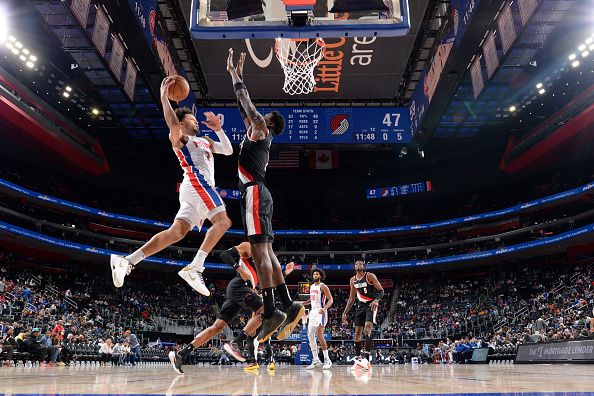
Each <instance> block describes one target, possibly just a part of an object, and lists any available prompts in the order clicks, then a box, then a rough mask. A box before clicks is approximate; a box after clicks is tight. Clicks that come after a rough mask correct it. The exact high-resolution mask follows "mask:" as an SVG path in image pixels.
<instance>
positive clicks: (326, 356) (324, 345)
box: [317, 323, 332, 370]
mask: <svg viewBox="0 0 594 396" xmlns="http://www.w3.org/2000/svg"><path fill="white" fill-rule="evenodd" d="M324 324H325V323H323V324H321V325H320V326H318V330H317V336H318V341H319V342H320V347H322V354H323V355H324V365H323V366H322V368H323V369H324V370H328V369H330V367H332V361H331V360H330V355H329V354H328V343H326V338H324Z"/></svg>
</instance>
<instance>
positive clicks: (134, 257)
mask: <svg viewBox="0 0 594 396" xmlns="http://www.w3.org/2000/svg"><path fill="white" fill-rule="evenodd" d="M124 258H125V259H126V260H128V261H129V262H130V264H132V265H136V264H138V263H140V262H141V261H142V260H144V259H145V257H144V253H142V250H140V249H138V250H137V251H135V252H134V253H132V254H130V255H128V256H126V257H124Z"/></svg>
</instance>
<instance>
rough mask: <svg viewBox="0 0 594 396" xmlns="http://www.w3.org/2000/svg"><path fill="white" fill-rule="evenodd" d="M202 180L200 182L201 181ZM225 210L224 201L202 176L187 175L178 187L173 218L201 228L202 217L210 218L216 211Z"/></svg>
mask: <svg viewBox="0 0 594 396" xmlns="http://www.w3.org/2000/svg"><path fill="white" fill-rule="evenodd" d="M201 180H202V182H201ZM224 211H225V203H224V202H223V200H222V198H221V197H220V196H219V193H218V192H217V190H215V189H214V188H212V187H211V186H210V185H209V184H208V183H207V182H206V181H204V180H203V178H202V177H191V176H190V177H188V176H186V177H185V178H184V181H183V182H182V184H181V185H180V188H179V211H178V212H177V215H175V220H177V219H181V220H184V221H185V222H186V223H188V224H190V226H191V227H192V228H194V227H198V230H200V228H202V224H203V223H204V219H209V220H210V219H212V217H213V216H214V215H216V214H217V213H221V212H224Z"/></svg>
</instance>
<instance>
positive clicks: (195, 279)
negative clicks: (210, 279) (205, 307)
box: [178, 266, 210, 297]
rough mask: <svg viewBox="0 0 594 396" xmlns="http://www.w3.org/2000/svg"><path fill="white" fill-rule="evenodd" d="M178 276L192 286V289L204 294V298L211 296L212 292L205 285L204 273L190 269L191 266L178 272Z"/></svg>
mask: <svg viewBox="0 0 594 396" xmlns="http://www.w3.org/2000/svg"><path fill="white" fill-rule="evenodd" d="M178 275H179V276H181V277H182V279H183V280H185V281H186V282H187V283H188V285H190V286H191V287H192V289H194V290H196V291H197V292H198V293H200V294H202V295H203V296H207V297H208V296H210V290H208V288H207V287H206V284H205V283H204V277H203V276H202V272H200V271H198V270H197V269H195V268H190V266H186V267H184V268H183V269H182V270H181V271H179V272H178Z"/></svg>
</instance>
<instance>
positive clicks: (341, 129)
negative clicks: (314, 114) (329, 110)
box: [330, 114, 350, 135]
mask: <svg viewBox="0 0 594 396" xmlns="http://www.w3.org/2000/svg"><path fill="white" fill-rule="evenodd" d="M349 126H350V123H349V115H348V114H337V115H335V116H334V117H332V120H330V129H332V134H333V135H342V134H344V133H345V132H346V131H347V130H348V129H349Z"/></svg>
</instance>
